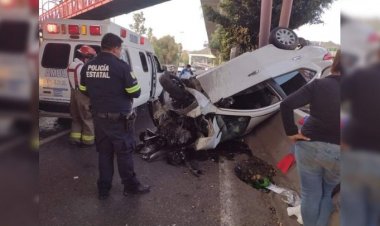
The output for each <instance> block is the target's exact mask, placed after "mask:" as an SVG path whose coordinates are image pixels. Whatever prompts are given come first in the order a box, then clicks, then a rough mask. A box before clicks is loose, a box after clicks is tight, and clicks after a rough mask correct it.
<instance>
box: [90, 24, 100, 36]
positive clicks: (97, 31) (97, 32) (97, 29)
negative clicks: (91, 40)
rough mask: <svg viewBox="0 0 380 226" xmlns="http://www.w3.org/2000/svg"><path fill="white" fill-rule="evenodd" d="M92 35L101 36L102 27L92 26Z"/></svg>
mask: <svg viewBox="0 0 380 226" xmlns="http://www.w3.org/2000/svg"><path fill="white" fill-rule="evenodd" d="M90 35H101V33H100V26H98V25H96V26H95V25H91V26H90Z"/></svg>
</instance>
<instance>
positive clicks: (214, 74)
mask: <svg viewBox="0 0 380 226" xmlns="http://www.w3.org/2000/svg"><path fill="white" fill-rule="evenodd" d="M331 63H332V61H331V55H330V53H329V52H328V51H327V50H326V49H324V48H322V47H318V46H301V47H298V48H296V49H292V50H285V49H280V48H278V47H276V46H274V45H272V44H270V45H267V46H264V47H262V48H259V49H257V50H255V51H253V52H247V53H244V54H242V55H240V56H238V57H236V58H234V59H232V60H230V61H228V62H226V63H224V64H222V65H220V66H218V67H215V68H213V69H211V70H208V71H206V72H204V73H203V74H200V75H197V76H195V77H193V78H190V79H187V80H181V79H179V78H178V77H177V76H174V75H172V74H169V73H166V74H164V75H162V76H161V78H160V83H161V85H162V86H163V88H164V91H165V92H164V93H163V94H162V95H161V98H160V99H159V100H156V101H154V102H152V104H151V109H150V111H151V115H152V118H153V121H154V123H155V125H156V127H157V131H156V132H151V131H150V132H146V133H144V134H143V135H142V136H141V137H140V139H141V140H142V141H143V143H144V146H145V148H143V149H141V152H142V154H143V158H145V159H147V160H152V159H155V158H157V157H158V156H159V155H161V154H164V153H169V152H170V153H171V152H172V151H167V150H179V151H174V153H177V154H178V153H180V152H181V151H182V152H183V151H184V150H195V151H200V150H209V149H214V148H215V147H216V146H217V145H218V144H220V143H221V142H224V141H226V140H231V139H234V138H237V137H241V136H243V135H245V134H247V133H249V132H250V131H251V130H252V129H253V128H254V127H255V126H256V125H258V124H259V123H261V122H263V121H264V120H265V119H267V118H269V117H270V116H271V115H273V114H275V113H276V112H277V111H278V110H279V107H280V103H281V101H282V100H283V99H284V98H285V97H286V96H288V95H290V94H291V93H293V92H295V91H296V90H298V89H299V88H301V87H302V86H304V85H305V84H307V83H309V82H311V81H312V80H314V79H318V78H321V77H323V74H324V73H326V71H327V70H328V69H329V67H330V66H331ZM164 147H165V150H164ZM160 150H161V151H160ZM183 155H184V154H182V158H184V156H183ZM175 157H176V158H180V156H175Z"/></svg>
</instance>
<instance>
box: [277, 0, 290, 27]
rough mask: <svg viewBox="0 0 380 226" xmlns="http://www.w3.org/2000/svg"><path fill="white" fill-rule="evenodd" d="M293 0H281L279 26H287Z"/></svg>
mask: <svg viewBox="0 0 380 226" xmlns="http://www.w3.org/2000/svg"><path fill="white" fill-rule="evenodd" d="M292 6H293V0H282V7H281V15H280V23H279V25H278V26H279V27H286V28H288V27H289V21H290V15H291V14H292Z"/></svg>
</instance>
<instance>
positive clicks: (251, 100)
mask: <svg viewBox="0 0 380 226" xmlns="http://www.w3.org/2000/svg"><path fill="white" fill-rule="evenodd" d="M278 102H280V97H279V96H278V95H277V94H276V93H275V92H274V91H273V89H272V88H271V87H270V86H269V84H268V83H267V82H261V83H259V84H257V85H254V86H252V87H250V88H248V89H245V90H243V91H241V92H239V93H237V94H235V95H233V96H231V97H228V98H224V99H222V100H220V101H219V102H218V103H217V104H216V105H217V106H218V107H222V108H230V109H239V110H253V109H259V108H264V107H268V106H270V105H272V104H275V103H278Z"/></svg>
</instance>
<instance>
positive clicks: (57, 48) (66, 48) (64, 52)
mask: <svg viewBox="0 0 380 226" xmlns="http://www.w3.org/2000/svg"><path fill="white" fill-rule="evenodd" d="M69 55H70V45H69V44H63V43H49V44H47V45H46V46H45V50H44V53H43V56H42V67H44V68H58V69H65V68H67V66H68V64H69Z"/></svg>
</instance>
